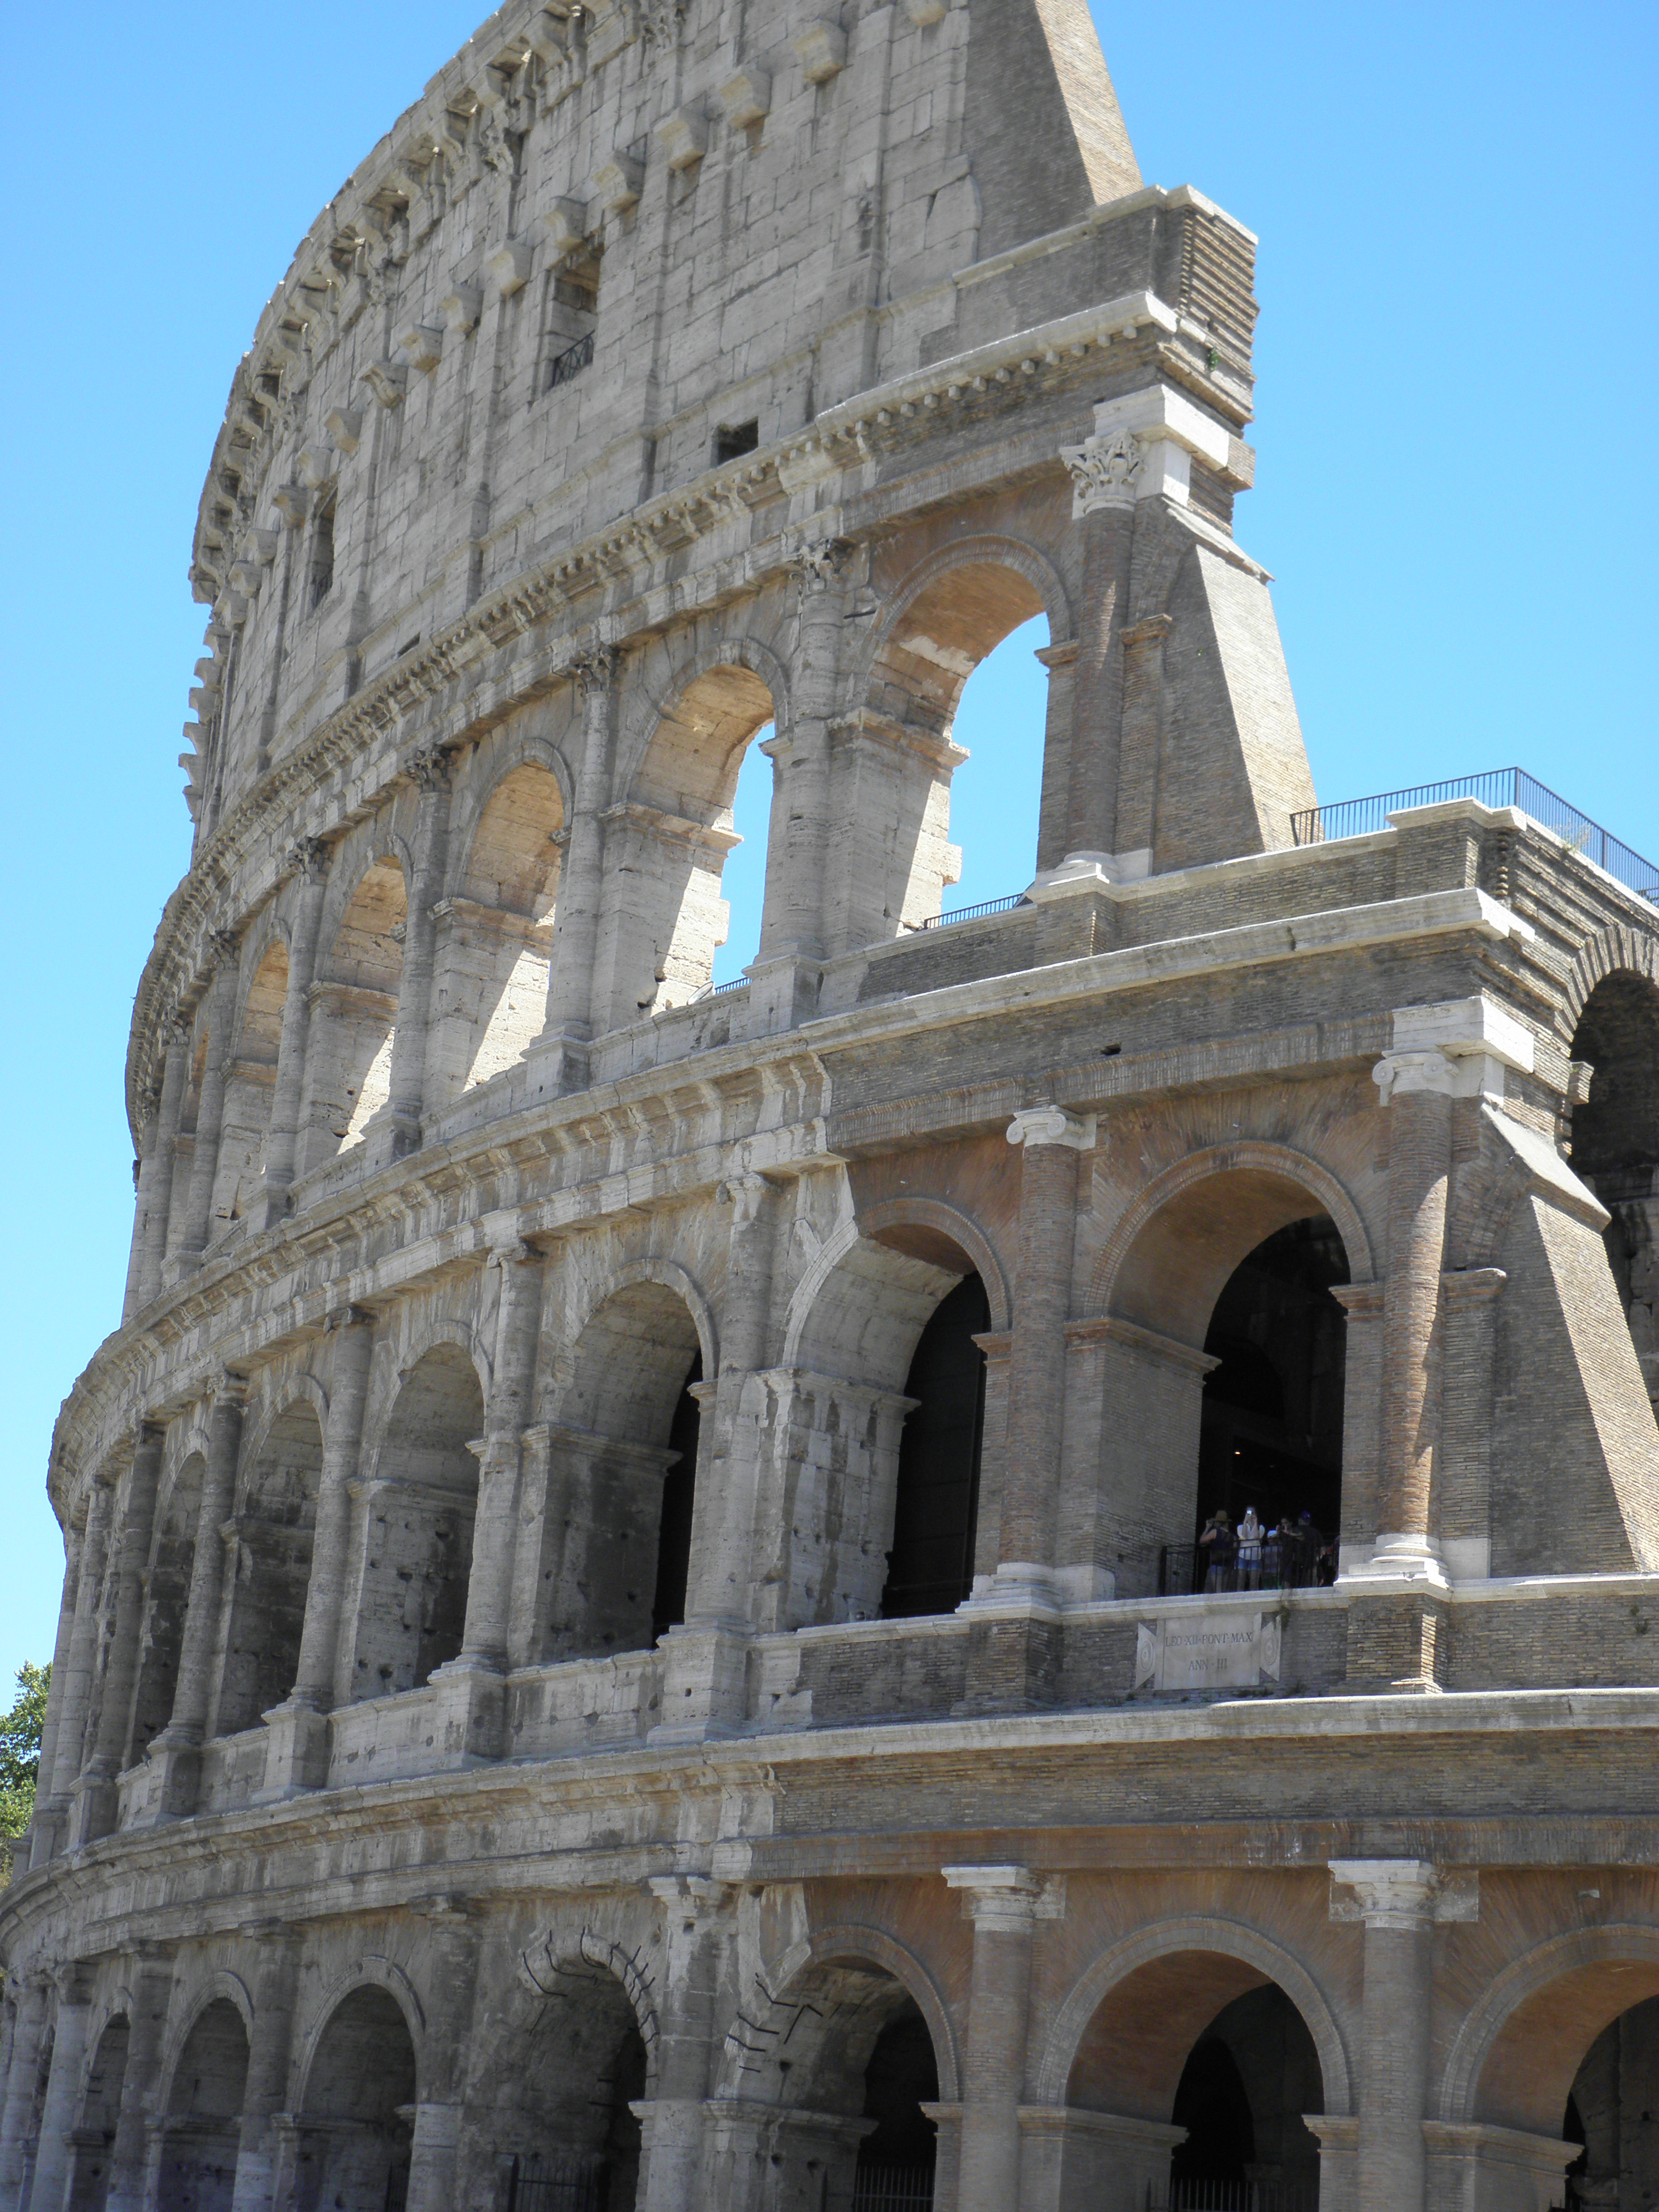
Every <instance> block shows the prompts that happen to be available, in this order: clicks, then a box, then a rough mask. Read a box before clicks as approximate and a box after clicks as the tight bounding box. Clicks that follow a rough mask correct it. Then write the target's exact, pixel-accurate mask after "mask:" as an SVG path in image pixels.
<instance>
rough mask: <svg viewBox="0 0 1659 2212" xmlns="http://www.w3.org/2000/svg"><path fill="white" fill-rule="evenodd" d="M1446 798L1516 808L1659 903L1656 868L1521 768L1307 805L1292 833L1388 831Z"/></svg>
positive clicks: (1309, 840) (1310, 838)
mask: <svg viewBox="0 0 1659 2212" xmlns="http://www.w3.org/2000/svg"><path fill="white" fill-rule="evenodd" d="M1446 799H1479V800H1480V802H1481V804H1482V805H1486V806H1518V807H1519V808H1520V810H1521V811H1522V813H1523V814H1529V815H1531V817H1532V818H1533V820H1534V822H1541V823H1543V825H1544V827H1545V828H1546V829H1553V830H1555V831H1557V832H1558V833H1559V835H1560V836H1563V837H1565V839H1566V841H1567V842H1568V844H1569V845H1570V846H1571V848H1572V849H1573V850H1574V851H1575V852H1577V853H1582V854H1583V855H1584V858H1585V859H1586V860H1594V861H1595V865H1596V866H1597V867H1599V868H1605V869H1606V870H1607V873H1608V874H1609V875H1610V876H1613V877H1614V878H1617V880H1618V881H1619V882H1620V883H1621V884H1627V885H1628V886H1629V888H1630V889H1631V890H1633V891H1639V892H1640V893H1641V895H1642V896H1643V897H1644V898H1650V899H1654V900H1656V901H1659V867H1656V866H1655V865H1654V863H1653V862H1652V861H1651V860H1644V859H1643V858H1642V855H1641V854H1639V853H1633V852H1632V850H1631V848H1630V847H1629V846H1628V845H1626V844H1624V843H1622V842H1620V839H1619V838H1617V837H1615V836H1612V835H1611V833H1610V832H1609V831H1607V830H1606V829H1602V827H1601V823H1599V822H1592V821H1591V820H1590V818H1589V815H1588V814H1583V813H1581V812H1580V811H1579V810H1578V808H1577V807H1576V806H1575V805H1572V803H1571V800H1569V799H1563V798H1562V797H1561V795H1560V794H1559V792H1554V791H1551V790H1550V789H1549V788H1548V787H1547V785H1544V784H1541V783H1540V782H1539V781H1538V780H1537V778H1536V777H1535V776H1530V775H1528V774H1527V772H1526V770H1525V769H1520V768H1494V769H1486V770H1485V771H1484V772H1483V773H1482V774H1481V775H1455V776H1452V777H1450V778H1449V780H1448V781H1446V782H1444V783H1419V784H1418V785H1416V786H1415V787H1413V789H1412V790H1410V791H1381V792H1377V793H1375V794H1374V795H1373V796H1372V797H1371V798H1370V799H1342V800H1340V802H1339V803H1338V804H1337V805H1334V806H1310V807H1308V808H1306V809H1304V811H1303V812H1301V813H1300V814H1293V815H1291V837H1292V838H1293V839H1294V840H1295V842H1297V844H1298V845H1321V844H1324V843H1325V842H1327V841H1328V840H1329V839H1332V838H1335V837H1362V836H1365V835H1366V834H1367V832H1369V831H1370V830H1374V829H1387V828H1388V826H1389V815H1390V814H1399V813H1401V812H1402V811H1404V810H1405V809H1406V808H1407V807H1408V806H1437V805H1440V804H1441V803H1442V802H1443V800H1446Z"/></svg>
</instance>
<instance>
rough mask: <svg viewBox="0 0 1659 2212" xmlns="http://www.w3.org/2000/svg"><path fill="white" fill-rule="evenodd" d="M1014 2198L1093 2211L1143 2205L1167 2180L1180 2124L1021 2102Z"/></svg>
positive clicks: (1157, 2198) (1132, 2210) (1158, 2196)
mask: <svg viewBox="0 0 1659 2212" xmlns="http://www.w3.org/2000/svg"><path fill="white" fill-rule="evenodd" d="M1019 2134H1020V2184H1019V2201H1020V2203H1021V2205H1022V2206H1029V2207H1030V2208H1031V2212H1060V2208H1061V2207H1063V2206H1067V2205H1073V2204H1087V2205H1089V2206H1091V2207H1094V2208H1097V2212H1145V2207H1146V2205H1147V2204H1149V2203H1160V2202H1162V2200H1163V2198H1164V2194H1165V2192H1166V2191H1167V2190H1168V2188H1169V2185H1170V2152H1171V2151H1173V2150H1174V2149H1175V2148H1176V2146H1177V2144H1180V2143H1183V2142H1186V2140H1187V2130H1186V2129H1185V2128H1172V2127H1169V2126H1166V2125H1165V2124H1164V2123H1163V2122H1162V2121H1160V2120H1136V2119H1129V2118H1119V2116H1118V2115H1117V2114H1116V2113H1115V2112H1085V2111H1083V2110H1081V2109H1079V2108H1078V2107H1076V2106H1068V2105H1058V2106H1049V2105H1022V2106H1020V2108H1019Z"/></svg>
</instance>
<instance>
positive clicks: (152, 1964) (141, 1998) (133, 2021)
mask: <svg viewBox="0 0 1659 2212" xmlns="http://www.w3.org/2000/svg"><path fill="white" fill-rule="evenodd" d="M129 1981H130V1984H131V1991H132V2004H131V2010H130V2011H129V2013H128V2015H127V2021H128V2034H127V2070H126V2072H125V2075H123V2076H122V2079H121V2110H120V2112H119V2115H118V2118H117V2119H116V2123H115V2141H114V2142H113V2143H112V2145H111V2147H110V2156H109V2193H108V2195H107V2197H106V2198H105V2200H104V2212H146V2207H145V2203H144V2197H145V2181H146V2177H147V2172H148V2169H149V2121H150V2116H151V2108H152V2106H153V2105H154V2104H155V2093H156V2089H157V2087H158V2086H159V2083H160V2078H161V2053H162V2048H163V2045H164V2044H165V2042H166V2039H167V2008H168V2007H169V2005H170V2004H171V2002H172V1999H173V1962H172V1959H171V1956H170V1955H169V1954H168V1953H167V1950H166V1949H165V1948H163V1947H162V1946H161V1945H160V1944H149V1945H146V1946H145V1947H144V1948H143V1949H141V1950H140V1951H139V1953H138V1954H137V1958H136V1960H134V1964H133V1969H132V1972H131V1975H130V1977H129Z"/></svg>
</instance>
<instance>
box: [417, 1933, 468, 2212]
mask: <svg viewBox="0 0 1659 2212" xmlns="http://www.w3.org/2000/svg"><path fill="white" fill-rule="evenodd" d="M423 1912H424V1917H426V1919H427V1920H428V1922H429V1923H430V1924H431V1928H432V1937H431V1945H432V1971H431V1973H430V1974H429V1976H428V1982H427V1991H428V1996H427V2021H426V2048H425V2050H424V2051H423V2052H422V2069H421V2085H420V2102H419V2103H418V2104H417V2105H416V2107H415V2139H414V2142H412V2143H411V2145H410V2158H409V2194H408V2196H407V2197H406V2198H405V2200H404V2207H405V2212H454V2206H455V2151H456V2145H457V2142H458V2141H459V2135H460V2123H461V2109H462V2098H463V2096H464V2094H465V2086H466V2057H467V2052H468V2049H469V2038H470V2033H471V2026H472V1999H473V1992H474V1990H475V1988H476V1986H477V1977H478V1933H479V1931H478V1925H477V1921H476V1920H475V1919H473V1918H471V1917H469V1915H468V1912H467V1908H466V1905H465V1903H464V1902H463V1901H462V1900H461V1899H458V1898H438V1899H434V1900H433V1902H432V1903H431V1904H430V1905H427V1906H425V1907H424V1908H423Z"/></svg>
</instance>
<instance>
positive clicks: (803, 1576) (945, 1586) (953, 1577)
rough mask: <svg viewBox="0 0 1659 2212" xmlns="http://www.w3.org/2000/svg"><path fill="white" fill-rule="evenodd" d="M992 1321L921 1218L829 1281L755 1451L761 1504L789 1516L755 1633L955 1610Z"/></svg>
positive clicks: (982, 1422) (950, 1248) (981, 1287)
mask: <svg viewBox="0 0 1659 2212" xmlns="http://www.w3.org/2000/svg"><path fill="white" fill-rule="evenodd" d="M966 1233H967V1232H966V1231H964V1234H966ZM990 1319H991V1316H990V1310H989V1297H988V1292H987V1288H986V1285H985V1284H984V1283H983V1281H982V1280H981V1277H980V1275H979V1273H978V1272H977V1270H976V1268H975V1262H974V1260H973V1258H972V1257H971V1256H970V1255H969V1253H968V1252H967V1251H966V1250H965V1249H963V1245H962V1244H961V1243H958V1242H957V1238H956V1237H954V1236H953V1235H951V1233H950V1231H949V1230H948V1229H946V1228H944V1227H940V1226H938V1225H934V1224H933V1223H931V1222H924V1221H921V1220H916V1221H899V1222H893V1223H890V1224H887V1225H883V1226H879V1227H877V1228H876V1229H875V1230H874V1231H873V1233H872V1234H869V1235H866V1236H862V1237H859V1238H858V1239H857V1241H856V1242H855V1243H853V1244H852V1245H850V1246H849V1247H848V1249H847V1251H846V1252H845V1253H844V1254H843V1255H842V1257H841V1259H840V1260H839V1261H837V1263H836V1266H835V1267H833V1268H832V1269H831V1270H830V1272H829V1273H828V1274H827V1275H826V1276H825V1278H824V1279H823V1282H822V1283H821V1284H820V1285H819V1286H818V1289H817V1295H816V1296H815V1297H814V1298H813V1301H812V1304H811V1309H810V1310H809V1311H808V1312H807V1313H806V1314H805V1317H804V1320H803V1322H802V1323H801V1325H800V1328H799V1336H798V1339H797V1340H796V1343H795V1348H794V1350H793V1355H792V1356H787V1357H786V1361H785V1367H786V1370H787V1383H786V1384H785V1386H784V1387H783V1388H782V1389H780V1390H779V1391H778V1393H777V1394H776V1396H775V1406H774V1409H773V1412H772V1416H771V1419H770V1422H769V1432H768V1436H767V1439H766V1448H768V1449H769V1451H770V1454H771V1455H772V1458H773V1462H774V1465H773V1468H771V1469H769V1471H768V1473H767V1474H766V1477H765V1485H764V1488H765V1492H766V1494H768V1495H769V1496H771V1497H774V1498H778V1499H780V1500H783V1499H787V1500H788V1510H787V1515H780V1516H779V1518H778V1520H777V1521H776V1522H775V1523H774V1524H773V1525H772V1526H771V1527H770V1528H769V1530H768V1532H767V1534H768V1535H769V1540H770V1544H771V1547H772V1549H773V1553H774V1558H773V1559H772V1561H771V1562H770V1563H769V1567H768V1570H767V1572H766V1577H765V1581H764V1583H763V1586H762V1590H761V1592H760V1597H761V1601H762V1619H763V1625H764V1626H767V1627H769V1628H800V1627H805V1626H809V1625H813V1624H817V1623H820V1622H828V1621H836V1620H873V1619H876V1618H877V1617H878V1616H880V1615H882V1614H887V1615H889V1616H891V1617H905V1616H909V1615H914V1614H920V1613H942V1612H951V1611H953V1610H954V1609H955V1607H957V1605H959V1604H960V1603H961V1601H962V1600H963V1597H964V1596H965V1595H967V1592H968V1590H969V1589H971V1587H972V1583H973V1577H974V1572H975V1549H976V1546H977V1542H978V1531H979V1523H980V1518H981V1516H980V1496H981V1486H982V1479H983V1475H984V1471H985V1468H987V1465H988V1464H989V1463H990V1461H991V1456H992V1455H991V1452H990V1450H989V1449H987V1415H986V1401H985V1363H984V1359H983V1358H982V1356H981V1351H980V1348H979V1346H977V1345H976V1344H975V1342H974V1341H973V1340H974V1338H975V1335H979V1334H983V1333H984V1329H985V1328H986V1327H987V1325H988V1324H989V1322H990ZM991 1442H992V1443H994V1439H991Z"/></svg>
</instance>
